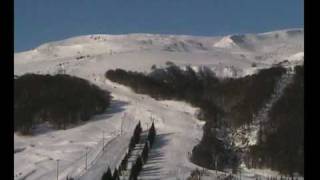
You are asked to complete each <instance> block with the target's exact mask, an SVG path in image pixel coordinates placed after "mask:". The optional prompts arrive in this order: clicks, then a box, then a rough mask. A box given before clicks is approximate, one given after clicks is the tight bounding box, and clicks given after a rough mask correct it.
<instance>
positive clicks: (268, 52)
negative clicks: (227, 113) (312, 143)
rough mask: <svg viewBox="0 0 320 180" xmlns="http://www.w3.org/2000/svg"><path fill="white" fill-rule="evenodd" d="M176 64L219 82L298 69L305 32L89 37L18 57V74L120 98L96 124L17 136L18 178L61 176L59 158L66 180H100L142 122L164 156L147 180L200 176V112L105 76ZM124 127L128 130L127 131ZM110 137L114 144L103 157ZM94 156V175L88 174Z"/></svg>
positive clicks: (252, 173)
mask: <svg viewBox="0 0 320 180" xmlns="http://www.w3.org/2000/svg"><path fill="white" fill-rule="evenodd" d="M168 61H170V62H173V63H175V64H176V65H178V66H180V67H182V68H183V67H185V66H187V65H191V67H193V68H194V69H199V68H201V67H202V66H207V67H209V68H211V69H212V70H213V71H214V72H215V73H216V74H217V76H219V77H242V76H245V75H248V74H253V73H255V72H256V71H257V70H258V69H264V68H269V67H271V66H273V65H275V64H279V63H280V64H283V65H284V66H289V67H290V66H295V65H297V64H302V63H303V61H304V30H303V29H288V30H280V31H273V32H267V33H260V34H244V35H237V34H236V35H228V36H224V37H201V36H183V35H155V34H128V35H86V36H79V37H73V38H69V39H66V40H62V41H56V42H50V43H46V44H43V45H41V46H39V47H37V48H35V49H32V50H29V51H25V52H19V53H15V55H14V74H15V75H23V74H25V73H40V74H56V73H66V74H70V75H74V76H77V77H80V78H84V79H87V80H89V81H90V82H92V83H94V84H97V85H98V86H99V87H101V88H103V89H106V90H108V91H110V92H111V93H112V96H113V97H114V99H113V101H112V103H111V108H110V109H108V110H107V111H106V113H104V114H102V115H98V116H96V117H95V118H93V120H92V121H90V122H88V123H85V124H82V125H79V126H76V127H73V128H70V129H67V130H54V129H51V128H50V127H48V126H46V125H45V124H44V125H43V126H41V127H39V132H42V133H39V134H38V135H35V136H21V135H18V134H15V135H14V141H15V142H14V148H15V154H14V163H15V167H14V173H15V179H17V180H18V179H27V180H35V179H50V178H51V179H52V178H56V167H57V162H56V160H58V159H59V163H60V164H59V167H60V168H59V169H60V173H59V179H65V178H66V177H67V176H73V177H77V178H79V179H96V180H98V179H100V177H101V174H102V173H103V171H105V170H106V169H105V168H106V166H107V165H109V166H110V167H111V168H114V167H116V166H117V165H118V164H119V160H121V158H122V156H123V154H124V153H125V151H126V146H127V144H128V142H129V138H130V135H131V134H132V131H133V128H134V126H135V125H136V123H137V122H138V121H141V124H142V127H143V129H144V130H146V129H147V128H148V127H149V126H150V124H151V121H152V120H153V121H154V122H155V125H156V128H157V131H158V134H159V137H160V138H159V140H158V142H157V143H158V144H157V145H156V147H157V148H155V149H153V150H152V151H151V152H152V153H154V154H156V155H157V157H156V158H155V159H154V161H153V162H152V163H147V164H146V165H145V166H144V168H145V169H144V170H143V171H142V174H143V175H142V176H141V178H142V179H176V177H179V178H182V179H186V178H187V176H188V175H189V174H190V172H191V171H192V170H194V169H195V168H201V167H199V166H197V165H195V164H193V163H191V162H190V161H189V158H188V156H189V153H190V152H191V150H192V148H193V147H194V146H195V145H196V144H198V143H199V140H200V139H201V137H202V133H203V131H202V126H203V124H204V122H202V121H199V120H198V119H197V117H196V112H197V108H194V107H191V106H190V105H189V104H187V103H182V102H176V101H156V100H154V99H152V98H150V97H149V96H146V95H138V94H136V93H134V92H133V91H132V90H130V89H129V88H127V87H125V86H122V85H119V84H116V83H113V82H111V81H109V80H106V79H105V77H104V74H105V72H106V71H107V70H109V69H115V68H121V69H126V70H135V71H140V72H150V69H151V66H152V65H156V66H157V67H162V66H165V64H166V62H168ZM123 126H124V127H125V128H124V129H125V130H124V131H125V132H124V133H120V129H122V128H123ZM103 132H104V137H105V139H104V142H105V144H107V146H106V150H105V151H104V152H103V153H102V152H101V149H102V134H103ZM87 148H88V149H87ZM86 152H88V157H87V158H88V162H89V163H88V164H89V167H88V169H89V170H85V154H86ZM148 169H149V174H148V172H147V170H148ZM93 172H94V173H93ZM150 173H151V174H152V175H150ZM208 173H209V174H211V179H212V177H214V176H215V172H214V171H208ZM219 174H221V173H220V172H219V173H218V175H219ZM271 174H272V175H276V174H277V172H271V171H270V170H254V171H252V170H251V171H246V172H243V177H242V178H243V179H253V178H255V175H259V176H267V175H271Z"/></svg>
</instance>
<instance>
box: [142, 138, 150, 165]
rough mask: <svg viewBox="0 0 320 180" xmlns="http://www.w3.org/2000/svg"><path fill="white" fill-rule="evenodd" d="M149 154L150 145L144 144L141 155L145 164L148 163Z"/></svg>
mask: <svg viewBox="0 0 320 180" xmlns="http://www.w3.org/2000/svg"><path fill="white" fill-rule="evenodd" d="M148 153H149V147H148V143H147V142H146V143H145V144H144V147H143V150H142V154H141V156H142V160H143V162H144V163H145V162H146V161H147V159H148Z"/></svg>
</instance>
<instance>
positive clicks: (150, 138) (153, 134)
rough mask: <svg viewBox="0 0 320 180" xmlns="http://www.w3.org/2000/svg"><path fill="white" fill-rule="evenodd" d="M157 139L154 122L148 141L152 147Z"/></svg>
mask: <svg viewBox="0 0 320 180" xmlns="http://www.w3.org/2000/svg"><path fill="white" fill-rule="evenodd" d="M155 137H156V129H155V127H154V123H153V122H152V125H151V127H150V129H149V133H148V140H149V142H150V147H152V145H153V142H154V139H155Z"/></svg>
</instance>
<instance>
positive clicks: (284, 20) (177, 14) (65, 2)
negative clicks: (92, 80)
mask: <svg viewBox="0 0 320 180" xmlns="http://www.w3.org/2000/svg"><path fill="white" fill-rule="evenodd" d="M14 3H15V5H14V11H15V12H14V13H15V16H14V19H15V21H14V26H15V27H14V36H15V37H14V43H15V51H16V52H19V51H23V50H28V49H32V48H35V47H37V46H38V45H40V44H42V43H45V42H48V41H55V40H61V39H65V38H68V37H72V36H77V35H84V34H125V33H161V34H189V35H205V36H215V35H226V34H231V33H256V32H266V31H272V30H278V29H285V28H300V27H303V26H304V16H303V14H304V7H303V6H304V5H303V0H15V1H14Z"/></svg>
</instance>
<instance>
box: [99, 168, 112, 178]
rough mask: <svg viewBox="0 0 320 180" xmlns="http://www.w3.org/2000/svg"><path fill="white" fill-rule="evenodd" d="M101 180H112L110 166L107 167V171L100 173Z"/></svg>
mask: <svg viewBox="0 0 320 180" xmlns="http://www.w3.org/2000/svg"><path fill="white" fill-rule="evenodd" d="M102 180H113V178H112V173H111V169H110V167H108V170H107V172H105V173H104V174H103V175H102Z"/></svg>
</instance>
